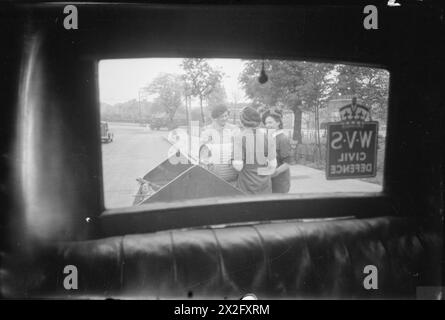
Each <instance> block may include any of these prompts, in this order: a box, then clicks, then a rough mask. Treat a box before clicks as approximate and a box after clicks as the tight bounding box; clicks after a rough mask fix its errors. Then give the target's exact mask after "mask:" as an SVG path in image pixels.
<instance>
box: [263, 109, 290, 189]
mask: <svg viewBox="0 0 445 320" xmlns="http://www.w3.org/2000/svg"><path fill="white" fill-rule="evenodd" d="M262 120H263V123H264V125H265V127H266V128H267V129H270V130H275V133H274V135H275V139H276V140H275V141H276V148H277V168H276V169H275V172H274V173H273V174H272V176H271V180H272V192H273V193H288V192H289V189H290V169H289V162H290V157H291V146H290V141H289V138H288V137H287V136H286V134H285V133H284V132H283V114H282V113H281V111H280V110H268V111H266V112H264V113H263V115H262Z"/></svg>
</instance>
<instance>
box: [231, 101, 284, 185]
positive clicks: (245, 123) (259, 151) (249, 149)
mask: <svg viewBox="0 0 445 320" xmlns="http://www.w3.org/2000/svg"><path fill="white" fill-rule="evenodd" d="M240 120H241V125H242V129H241V131H240V132H239V133H238V134H237V135H236V136H235V139H234V140H235V141H234V160H233V161H232V165H233V167H234V168H235V169H236V170H238V171H239V175H238V181H237V187H238V189H240V190H241V191H243V192H244V193H246V194H267V193H272V182H271V174H272V173H273V172H274V171H275V168H276V166H277V160H276V146H275V142H274V139H273V138H271V136H270V135H268V132H267V130H266V129H264V128H259V126H260V124H261V116H260V114H259V113H258V112H257V111H256V110H255V109H254V108H251V107H245V108H244V109H243V110H242V111H241V114H240Z"/></svg>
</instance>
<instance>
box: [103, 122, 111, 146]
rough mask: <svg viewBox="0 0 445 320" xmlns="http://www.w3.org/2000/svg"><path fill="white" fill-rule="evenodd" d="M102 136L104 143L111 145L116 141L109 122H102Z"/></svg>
mask: <svg viewBox="0 0 445 320" xmlns="http://www.w3.org/2000/svg"><path fill="white" fill-rule="evenodd" d="M100 136H101V140H102V142H105V143H110V142H112V141H113V139H114V134H113V133H112V132H111V131H110V129H109V128H108V122H105V121H101V122H100Z"/></svg>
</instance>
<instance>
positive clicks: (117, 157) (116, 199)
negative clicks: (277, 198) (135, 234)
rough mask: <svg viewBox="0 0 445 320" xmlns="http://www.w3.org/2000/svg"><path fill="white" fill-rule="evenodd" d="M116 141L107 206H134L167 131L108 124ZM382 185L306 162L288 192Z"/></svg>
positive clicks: (163, 155)
mask: <svg viewBox="0 0 445 320" xmlns="http://www.w3.org/2000/svg"><path fill="white" fill-rule="evenodd" d="M109 128H110V130H111V131H112V132H113V133H114V141H113V142H111V143H108V144H105V143H103V144H102V163H103V164H102V167H103V179H104V199H105V207H106V208H120V207H128V206H132V204H133V200H134V195H135V194H136V192H137V190H138V188H139V184H138V182H137V181H136V178H139V177H143V176H144V175H145V174H146V173H148V172H149V171H150V170H151V169H153V168H155V167H156V166H157V165H159V164H160V163H162V162H163V161H164V160H165V159H167V153H168V150H169V148H170V146H171V144H170V143H169V142H168V140H167V139H166V138H167V136H168V131H166V130H165V129H164V130H160V131H152V130H150V129H149V128H145V127H142V126H139V125H138V124H125V123H109ZM381 190H382V188H381V186H379V185H377V184H373V183H369V182H365V181H361V180H359V179H357V180H355V179H346V180H326V178H325V172H324V171H321V170H317V169H314V168H310V167H307V166H304V165H293V166H291V189H290V192H289V193H294V194H305V193H306V194H307V193H336V192H380V191H381Z"/></svg>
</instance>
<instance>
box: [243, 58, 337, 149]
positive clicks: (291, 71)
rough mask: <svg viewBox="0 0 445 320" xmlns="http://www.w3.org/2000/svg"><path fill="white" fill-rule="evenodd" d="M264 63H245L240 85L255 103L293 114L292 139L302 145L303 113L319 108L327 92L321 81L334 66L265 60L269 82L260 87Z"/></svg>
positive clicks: (257, 61)
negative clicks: (259, 80) (322, 96)
mask: <svg viewBox="0 0 445 320" xmlns="http://www.w3.org/2000/svg"><path fill="white" fill-rule="evenodd" d="M261 66H262V61H259V60H253V61H247V62H246V63H245V68H244V70H243V72H242V73H241V75H240V79H239V80H240V82H241V83H242V85H243V88H244V90H245V92H246V95H247V96H248V97H250V98H251V99H252V100H253V104H255V105H259V106H262V107H266V108H269V107H275V106H277V107H284V108H287V109H289V110H291V111H292V112H293V113H294V132H293V139H294V140H296V141H298V143H301V141H302V138H301V122H302V112H303V111H306V110H314V109H313V108H314V107H315V106H319V103H320V101H319V100H320V99H322V98H321V95H322V94H323V92H324V90H325V89H324V87H323V86H324V83H320V85H318V82H320V81H321V80H323V79H324V78H325V76H326V75H327V74H328V73H329V72H330V70H332V69H333V65H327V64H314V63H310V62H304V61H278V60H266V61H264V69H265V71H266V73H267V75H268V77H269V81H268V82H266V83H265V84H260V83H259V82H258V80H257V78H258V75H259V73H260V70H261Z"/></svg>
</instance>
